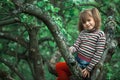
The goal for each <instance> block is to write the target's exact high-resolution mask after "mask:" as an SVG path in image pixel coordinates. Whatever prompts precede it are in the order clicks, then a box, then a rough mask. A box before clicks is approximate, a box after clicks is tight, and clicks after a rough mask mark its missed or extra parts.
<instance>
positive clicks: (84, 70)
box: [82, 68, 90, 78]
mask: <svg viewBox="0 0 120 80" xmlns="http://www.w3.org/2000/svg"><path fill="white" fill-rule="evenodd" d="M82 75H83V77H84V78H85V77H88V78H89V77H90V72H89V71H88V70H87V69H86V68H85V69H83V70H82Z"/></svg>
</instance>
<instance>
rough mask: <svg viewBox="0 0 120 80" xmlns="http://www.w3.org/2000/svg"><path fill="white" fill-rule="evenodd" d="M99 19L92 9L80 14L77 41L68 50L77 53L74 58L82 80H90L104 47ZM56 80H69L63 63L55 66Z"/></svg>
mask: <svg viewBox="0 0 120 80" xmlns="http://www.w3.org/2000/svg"><path fill="white" fill-rule="evenodd" d="M100 26H101V17H100V13H99V11H98V9H96V8H92V9H87V10H84V11H83V12H81V13H80V18H79V25H78V28H79V31H80V34H79V36H78V39H77V40H76V42H75V43H74V45H73V46H71V47H70V48H69V50H70V52H71V53H75V52H76V53H77V56H76V57H75V59H76V61H77V62H78V64H79V66H80V67H81V68H82V76H83V77H82V79H83V80H91V79H90V72H91V71H92V70H93V68H94V67H95V65H96V64H97V63H98V62H99V61H100V59H101V56H102V53H103V51H104V47H105V40H106V38H105V34H104V32H103V31H101V30H100ZM56 72H57V74H58V77H57V80H70V79H69V77H70V76H71V72H70V70H69V67H68V66H67V64H66V63H65V62H58V63H57V64H56Z"/></svg>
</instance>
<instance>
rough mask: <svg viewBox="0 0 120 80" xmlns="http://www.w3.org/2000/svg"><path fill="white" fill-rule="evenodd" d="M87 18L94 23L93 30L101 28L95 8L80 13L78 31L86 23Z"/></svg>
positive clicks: (99, 18)
mask: <svg viewBox="0 0 120 80" xmlns="http://www.w3.org/2000/svg"><path fill="white" fill-rule="evenodd" d="M87 17H93V19H94V21H95V27H94V28H95V29H96V30H97V29H99V28H100V26H101V16H100V13H99V11H98V9H97V8H92V9H86V10H84V11H82V12H81V13H80V16H79V23H78V29H79V31H82V30H83V23H85V22H86V20H87Z"/></svg>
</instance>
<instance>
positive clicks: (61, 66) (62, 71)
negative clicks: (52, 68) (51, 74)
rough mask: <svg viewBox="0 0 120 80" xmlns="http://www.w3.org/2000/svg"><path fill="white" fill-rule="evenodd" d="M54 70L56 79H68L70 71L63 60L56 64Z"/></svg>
mask: <svg viewBox="0 0 120 80" xmlns="http://www.w3.org/2000/svg"><path fill="white" fill-rule="evenodd" d="M56 72H57V74H58V78H57V80H70V79H69V77H70V76H71V72H70V70H69V68H68V66H67V64H66V63H65V62H59V63H57V64H56Z"/></svg>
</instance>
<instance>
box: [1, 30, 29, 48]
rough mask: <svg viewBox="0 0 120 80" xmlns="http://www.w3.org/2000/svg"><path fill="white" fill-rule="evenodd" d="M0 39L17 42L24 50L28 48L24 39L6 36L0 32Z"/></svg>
mask: <svg viewBox="0 0 120 80" xmlns="http://www.w3.org/2000/svg"><path fill="white" fill-rule="evenodd" d="M0 38H2V39H7V40H10V41H14V42H17V43H19V44H21V45H22V46H24V47H26V48H27V47H28V43H27V42H26V41H25V40H24V39H22V38H19V37H15V36H12V35H10V34H7V33H2V32H0Z"/></svg>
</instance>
